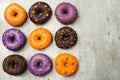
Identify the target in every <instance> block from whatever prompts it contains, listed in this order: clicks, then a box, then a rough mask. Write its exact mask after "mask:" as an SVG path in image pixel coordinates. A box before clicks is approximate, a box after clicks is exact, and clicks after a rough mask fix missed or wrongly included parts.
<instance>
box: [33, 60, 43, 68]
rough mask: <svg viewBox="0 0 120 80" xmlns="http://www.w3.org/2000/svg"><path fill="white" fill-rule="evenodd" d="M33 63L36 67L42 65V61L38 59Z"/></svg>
mask: <svg viewBox="0 0 120 80" xmlns="http://www.w3.org/2000/svg"><path fill="white" fill-rule="evenodd" d="M33 65H34V66H35V67H41V65H42V62H41V61H38V60H37V61H35V62H34V63H33Z"/></svg>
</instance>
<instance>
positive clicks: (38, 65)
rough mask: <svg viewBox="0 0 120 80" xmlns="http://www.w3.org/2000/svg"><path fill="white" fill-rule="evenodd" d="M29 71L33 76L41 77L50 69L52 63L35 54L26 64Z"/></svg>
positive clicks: (45, 57) (39, 54) (43, 56)
mask: <svg viewBox="0 0 120 80" xmlns="http://www.w3.org/2000/svg"><path fill="white" fill-rule="evenodd" d="M28 69H29V71H30V72H31V73H32V74H33V75H35V76H43V75H45V74H47V73H49V72H50V71H51V69H52V61H51V60H50V58H49V57H48V56H47V55H45V54H41V53H38V54H35V55H33V56H32V57H31V59H30V61H29V63H28Z"/></svg>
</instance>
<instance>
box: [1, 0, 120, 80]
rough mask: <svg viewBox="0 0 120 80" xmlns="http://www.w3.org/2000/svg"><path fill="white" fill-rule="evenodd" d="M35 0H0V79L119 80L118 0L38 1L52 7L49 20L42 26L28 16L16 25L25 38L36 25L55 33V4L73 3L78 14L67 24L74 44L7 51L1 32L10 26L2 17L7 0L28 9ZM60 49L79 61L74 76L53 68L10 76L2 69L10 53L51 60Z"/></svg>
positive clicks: (119, 0)
mask: <svg viewBox="0 0 120 80" xmlns="http://www.w3.org/2000/svg"><path fill="white" fill-rule="evenodd" d="M37 1H39V0H0V80H120V0H41V1H45V2H47V3H48V4H49V5H50V6H51V8H52V10H53V15H52V17H51V19H50V20H49V21H48V22H47V23H46V24H44V25H39V26H38V25H35V24H33V23H32V22H31V21H30V20H29V18H28V19H27V22H26V23H25V24H24V25H23V26H21V27H19V28H18V29H20V30H21V31H23V32H24V33H25V35H26V37H27V38H28V36H29V34H30V32H31V31H32V30H33V29H35V28H38V27H45V28H47V29H49V30H50V31H51V33H52V35H53V37H54V36H55V32H56V31H57V30H58V29H59V28H60V27H63V26H64V25H63V24H61V23H59V22H58V21H57V20H56V18H55V15H54V10H55V8H56V6H57V5H58V4H59V3H60V2H63V1H67V2H70V3H72V4H74V5H75V6H76V7H77V9H78V11H79V17H78V19H77V21H76V22H75V23H74V24H71V25H68V26H70V27H72V28H73V29H75V30H76V32H77V34H78V37H79V38H78V42H77V44H76V45H75V46H74V47H73V48H71V49H67V50H63V49H59V48H57V46H56V45H55V41H53V43H52V44H51V45H50V46H49V47H48V48H46V49H44V50H34V49H33V48H31V47H30V46H29V43H28V42H27V44H26V45H25V47H24V48H23V49H22V50H20V51H17V52H12V51H9V50H7V49H6V48H5V47H4V46H3V44H2V40H1V37H2V34H3V32H4V31H5V30H6V29H9V28H12V26H10V25H9V24H8V23H7V22H6V21H5V19H4V15H3V13H4V10H5V8H6V6H8V4H10V3H11V2H16V3H19V4H20V5H21V6H23V7H24V8H25V10H26V11H27V12H28V10H29V8H30V6H31V5H32V4H33V3H34V2H37ZM62 52H68V53H71V54H73V55H75V56H76V57H77V59H78V60H79V64H80V66H79V70H78V71H77V73H76V74H75V75H74V76H71V77H63V76H61V75H59V74H58V73H57V72H56V71H55V68H53V70H52V71H51V72H50V73H49V74H48V75H46V76H44V77H36V76H33V75H32V74H31V73H30V72H29V71H28V70H27V71H26V72H25V73H24V74H22V75H20V76H11V75H8V74H6V73H5V72H4V71H3V69H2V62H3V60H4V58H5V57H6V56H8V55H10V54H19V55H22V56H24V57H25V58H26V59H27V61H28V60H29V59H30V57H31V56H32V55H34V54H35V53H44V54H47V55H48V56H50V58H51V59H52V60H53V62H54V59H55V57H56V56H57V55H58V54H59V53H62Z"/></svg>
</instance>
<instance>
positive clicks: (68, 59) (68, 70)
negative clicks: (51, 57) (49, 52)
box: [55, 53, 78, 76]
mask: <svg viewBox="0 0 120 80" xmlns="http://www.w3.org/2000/svg"><path fill="white" fill-rule="evenodd" d="M55 69H56V71H57V72H58V73H59V74H60V75H62V76H71V75H73V74H75V72H76V71H77V69H78V61H77V59H76V57H75V56H73V55H71V54H69V53H61V54H59V55H58V56H57V57H56V58H55Z"/></svg>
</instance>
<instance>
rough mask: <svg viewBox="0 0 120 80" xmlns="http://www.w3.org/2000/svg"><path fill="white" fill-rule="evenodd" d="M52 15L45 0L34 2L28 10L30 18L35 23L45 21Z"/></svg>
mask: <svg viewBox="0 0 120 80" xmlns="http://www.w3.org/2000/svg"><path fill="white" fill-rule="evenodd" d="M51 15H52V10H51V8H50V6H49V5H48V4H47V3H45V2H36V3H35V4H33V5H32V6H31V8H30V10H29V17H30V20H31V21H32V22H33V23H35V24H44V23H46V22H47V21H48V20H49V19H50V17H51Z"/></svg>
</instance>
